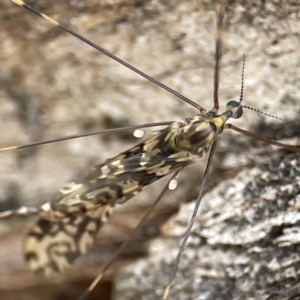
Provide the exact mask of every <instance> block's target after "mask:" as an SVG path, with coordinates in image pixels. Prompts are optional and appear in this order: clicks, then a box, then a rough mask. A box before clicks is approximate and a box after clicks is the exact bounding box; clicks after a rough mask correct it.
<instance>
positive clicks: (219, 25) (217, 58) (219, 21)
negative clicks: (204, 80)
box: [212, 5, 227, 114]
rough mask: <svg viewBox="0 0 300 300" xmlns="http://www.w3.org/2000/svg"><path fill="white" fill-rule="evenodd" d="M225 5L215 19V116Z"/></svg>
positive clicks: (217, 105)
mask: <svg viewBox="0 0 300 300" xmlns="http://www.w3.org/2000/svg"><path fill="white" fill-rule="evenodd" d="M226 8H227V6H226V5H222V6H221V7H220V10H219V13H218V19H217V37H216V50H215V68H214V107H213V109H212V111H213V112H215V113H216V114H217V113H218V110H219V77H220V63H221V59H222V26H223V20H224V16H225V13H226Z"/></svg>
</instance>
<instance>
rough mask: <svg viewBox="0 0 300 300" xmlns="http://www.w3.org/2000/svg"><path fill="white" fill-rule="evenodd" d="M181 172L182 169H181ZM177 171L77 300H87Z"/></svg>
mask: <svg viewBox="0 0 300 300" xmlns="http://www.w3.org/2000/svg"><path fill="white" fill-rule="evenodd" d="M181 170H182V169H181ZM181 170H179V171H177V172H175V173H174V174H173V176H172V178H171V179H170V180H169V182H168V183H167V184H166V185H165V187H164V188H163V190H162V191H161V192H160V194H159V195H158V197H157V198H156V200H155V201H154V202H153V203H152V205H151V206H150V208H149V209H148V211H147V213H146V214H145V215H144V216H143V218H142V219H141V220H140V222H139V223H138V225H137V226H136V227H135V229H134V230H133V231H132V232H131V234H130V236H129V237H128V238H127V239H126V240H125V241H124V242H123V244H122V245H121V247H120V248H119V249H118V251H117V252H115V254H114V255H113V256H112V258H111V259H110V260H109V261H108V263H107V264H106V265H105V266H104V267H103V269H102V271H101V273H100V274H99V275H98V276H97V277H96V278H95V279H94V280H93V282H92V283H91V284H90V286H89V287H88V288H87V289H86V290H85V292H84V293H83V294H82V295H81V296H80V298H79V299H78V300H87V299H88V297H89V296H90V294H91V293H92V291H93V290H94V288H95V287H96V286H97V284H98V283H99V282H100V280H101V279H102V277H103V275H104V273H105V272H106V271H107V270H108V269H109V268H110V266H111V265H112V264H113V263H114V262H115V261H116V260H117V258H118V257H119V255H120V254H121V253H122V252H123V250H124V249H125V248H126V247H127V246H128V244H129V243H130V242H131V240H132V239H133V238H134V237H135V235H136V234H137V232H138V230H139V229H140V228H141V226H142V225H143V224H144V223H145V221H146V220H147V219H148V217H149V215H150V214H151V212H152V211H153V210H154V208H155V207H156V205H157V204H158V203H159V201H160V200H161V198H162V197H163V195H164V194H165V193H166V191H167V190H168V189H169V185H170V182H171V181H172V180H173V179H174V178H175V177H176V176H177V175H178V173H179V172H180V171H181Z"/></svg>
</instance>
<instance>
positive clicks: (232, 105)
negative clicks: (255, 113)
mask: <svg viewBox="0 0 300 300" xmlns="http://www.w3.org/2000/svg"><path fill="white" fill-rule="evenodd" d="M226 110H231V111H232V116H231V118H233V119H239V118H240V117H241V116H242V115H243V106H242V105H240V103H239V102H237V101H234V100H232V101H229V102H228V103H227V105H226Z"/></svg>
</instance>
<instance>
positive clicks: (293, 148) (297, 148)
mask: <svg viewBox="0 0 300 300" xmlns="http://www.w3.org/2000/svg"><path fill="white" fill-rule="evenodd" d="M224 129H232V130H234V131H237V132H240V133H242V134H244V135H246V136H250V137H252V138H254V139H256V140H259V141H263V142H266V143H268V144H271V145H275V146H278V147H282V148H284V149H286V150H289V151H292V152H300V146H292V145H286V144H282V143H279V142H277V141H275V140H272V139H269V138H266V137H264V136H260V135H258V134H255V133H252V132H249V131H247V130H244V129H241V128H239V127H236V126H234V125H232V124H225V127H224Z"/></svg>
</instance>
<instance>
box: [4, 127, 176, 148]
mask: <svg viewBox="0 0 300 300" xmlns="http://www.w3.org/2000/svg"><path fill="white" fill-rule="evenodd" d="M170 124H172V122H157V123H147V124H141V125H135V126H129V127H122V128H113V129H107V130H102V131H94V132H89V133H84V134H74V135H69V136H64V137H61V138H56V139H51V140H46V141H41V142H35V143H30V144H26V145H20V146H11V147H5V148H1V149H0V153H1V152H8V151H13V150H16V149H25V148H30V147H35V146H40V145H45V144H52V143H58V142H62V141H67V140H72V139H77V138H82V137H87V136H93V135H100V134H107V133H117V132H123V131H129V130H135V129H139V128H147V127H155V126H165V125H170Z"/></svg>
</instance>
